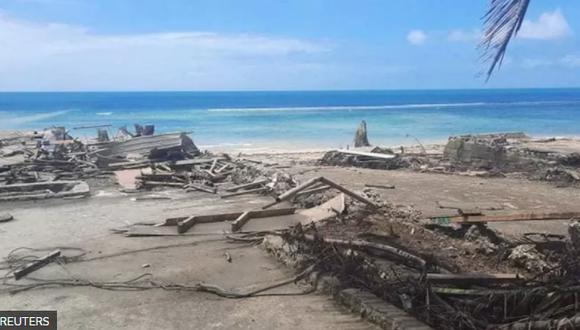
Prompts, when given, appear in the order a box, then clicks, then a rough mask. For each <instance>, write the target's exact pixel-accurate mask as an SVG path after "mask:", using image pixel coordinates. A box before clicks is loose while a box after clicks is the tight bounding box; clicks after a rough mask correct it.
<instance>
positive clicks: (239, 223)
mask: <svg viewBox="0 0 580 330" xmlns="http://www.w3.org/2000/svg"><path fill="white" fill-rule="evenodd" d="M251 217H252V212H250V211H246V212H244V213H242V215H240V216H239V217H238V218H237V219H236V220H235V221H234V222H232V233H234V232H236V231H238V230H240V228H242V227H243V226H244V225H245V224H246V222H248V220H250V218H251Z"/></svg>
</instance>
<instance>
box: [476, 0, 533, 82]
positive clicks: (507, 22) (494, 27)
mask: <svg viewBox="0 0 580 330" xmlns="http://www.w3.org/2000/svg"><path fill="white" fill-rule="evenodd" d="M529 3H530V0H490V6H489V10H488V11H487V13H486V14H485V15H484V16H483V20H484V27H483V29H484V34H483V38H482V40H481V43H480V44H479V49H480V51H481V59H482V60H483V62H486V63H490V66H489V68H488V70H487V73H486V75H487V80H489V78H490V77H491V75H492V73H493V71H494V70H495V69H497V68H499V67H500V66H501V63H502V61H503V58H504V56H505V53H506V50H507V47H508V44H509V42H510V40H511V39H512V38H513V37H514V36H515V35H516V34H517V33H518V31H519V30H520V28H521V26H522V23H523V21H524V16H525V15H526V11H527V10H528V5H529Z"/></svg>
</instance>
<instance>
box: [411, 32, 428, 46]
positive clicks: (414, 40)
mask: <svg viewBox="0 0 580 330" xmlns="http://www.w3.org/2000/svg"><path fill="white" fill-rule="evenodd" d="M407 41H408V42H409V43H410V44H411V45H414V46H419V45H422V44H424V43H425V41H427V34H426V33H425V32H424V31H423V30H411V31H409V33H408V34H407Z"/></svg>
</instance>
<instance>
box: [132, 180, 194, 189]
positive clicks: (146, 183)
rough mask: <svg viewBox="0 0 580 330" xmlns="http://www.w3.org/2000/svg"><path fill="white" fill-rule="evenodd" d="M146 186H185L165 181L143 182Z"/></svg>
mask: <svg viewBox="0 0 580 330" xmlns="http://www.w3.org/2000/svg"><path fill="white" fill-rule="evenodd" d="M142 183H143V185H144V186H148V187H177V188H183V187H184V186H185V184H183V183H177V182H163V181H142Z"/></svg>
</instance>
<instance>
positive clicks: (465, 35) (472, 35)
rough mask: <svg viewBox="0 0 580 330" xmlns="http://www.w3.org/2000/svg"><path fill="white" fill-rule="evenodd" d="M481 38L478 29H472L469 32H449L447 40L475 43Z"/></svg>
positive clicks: (457, 30)
mask: <svg viewBox="0 0 580 330" xmlns="http://www.w3.org/2000/svg"><path fill="white" fill-rule="evenodd" d="M481 37H482V33H481V30H479V29H473V30H471V31H466V30H462V29H456V30H452V31H450V32H449V34H448V35H447V40H448V41H451V42H477V41H479V40H480V39H481Z"/></svg>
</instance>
